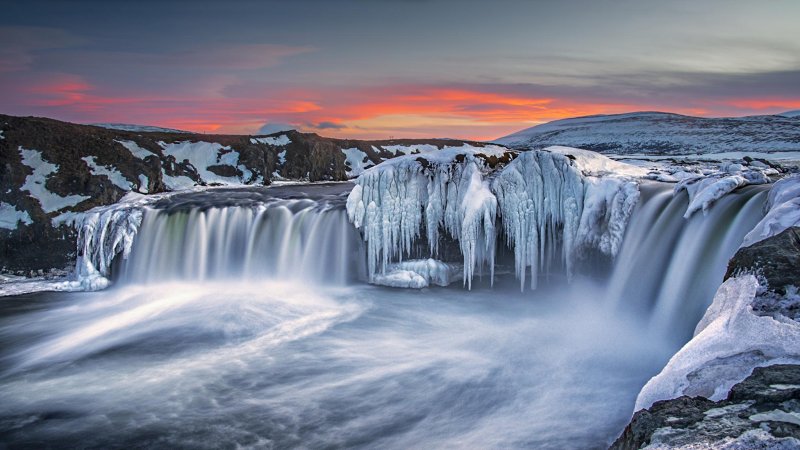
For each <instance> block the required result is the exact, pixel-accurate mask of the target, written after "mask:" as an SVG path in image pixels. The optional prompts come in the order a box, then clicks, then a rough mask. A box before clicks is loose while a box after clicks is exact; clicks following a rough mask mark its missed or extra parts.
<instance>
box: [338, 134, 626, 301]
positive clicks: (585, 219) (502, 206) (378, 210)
mask: <svg viewBox="0 0 800 450" xmlns="http://www.w3.org/2000/svg"><path fill="white" fill-rule="evenodd" d="M575 155H577V156H575ZM513 156H514V155H513V154H511V153H509V152H508V151H507V150H506V149H504V148H502V147H492V146H490V147H486V148H478V147H471V146H467V145H465V146H463V147H446V148H444V149H442V150H440V151H439V152H436V153H429V154H425V155H422V156H419V155H407V156H403V157H398V158H395V159H393V160H390V161H387V162H384V163H382V164H380V165H378V166H376V167H374V168H371V169H369V170H367V171H365V172H364V173H363V174H362V175H361V176H360V177H359V178H358V179H357V181H356V183H357V185H356V187H355V188H354V189H353V191H352V192H351V193H350V196H349V197H348V201H347V210H348V215H349V217H350V220H351V222H353V224H354V225H355V226H356V228H359V229H361V230H362V234H363V237H364V240H365V241H366V242H367V243H368V246H367V248H368V252H367V253H368V267H369V273H370V278H371V280H373V282H374V280H375V277H376V276H378V275H380V276H385V275H386V273H387V268H388V266H389V265H390V263H392V262H396V261H402V260H403V258H404V257H405V256H407V255H408V254H409V253H410V251H411V250H412V247H413V245H414V242H415V241H416V240H417V238H419V237H420V234H421V230H422V229H423V226H424V230H425V238H426V242H427V244H428V248H429V251H430V256H431V257H436V256H437V255H438V252H439V240H440V233H441V232H442V231H444V232H447V233H448V234H449V235H450V236H451V237H452V238H454V239H455V240H456V241H458V243H459V248H460V250H461V254H462V256H463V264H464V265H463V277H464V285H465V286H467V287H468V288H470V287H471V285H472V278H473V276H474V275H475V273H476V270H479V269H481V268H484V267H485V268H486V269H488V272H489V275H490V279H491V278H493V275H494V260H495V242H496V239H497V236H498V234H499V233H498V231H500V230H502V231H503V233H504V235H505V236H506V239H507V241H508V243H509V245H510V246H511V248H512V249H513V250H514V256H515V264H516V274H517V277H518V278H519V279H520V283H521V286H522V287H523V288H524V286H525V282H526V278H527V273H528V268H529V267H530V274H531V281H530V285H531V287H533V288H535V287H536V280H537V278H538V274H539V271H540V269H542V268H544V269H546V268H547V265H548V264H549V262H551V261H553V260H554V259H556V260H558V261H557V262H560V263H561V264H562V265H564V266H565V268H566V270H567V274H568V275H569V274H571V273H572V270H573V265H574V261H575V259H576V258H577V257H578V251H577V250H579V249H581V250H583V249H586V248H592V249H596V250H599V251H600V252H602V253H604V254H607V255H609V256H612V257H613V256H614V255H616V252H617V251H618V250H619V247H620V245H621V242H622V237H623V234H624V231H625V227H626V224H627V222H628V219H629V217H630V215H631V213H632V211H633V208H634V207H635V205H636V203H637V201H638V198H639V190H638V185H637V184H636V182H634V181H632V180H631V179H630V178H627V177H621V176H603V177H594V176H590V175H588V174H597V175H600V174H605V173H607V171H609V170H613V168H614V166H616V165H620V166H624V164H620V163H614V162H613V161H606V160H607V158H605V157H603V156H597V157H596V156H594V155H590V154H589V153H588V152H585V151H582V150H577V149H567V148H564V147H554V148H552V149H546V150H544V151H529V152H522V153H520V154H519V155H518V156H517V157H516V159H514V160H513V161H511V162H510V163H508V164H506V165H504V166H503V165H495V166H494V167H492V165H490V164H489V163H488V162H487V161H488V160H489V159H490V158H494V161H497V158H506V160H511V159H512V158H513ZM622 169H626V170H629V172H628V173H639V171H638V169H636V168H633V169H627V168H625V167H623V168H622ZM498 218H499V223H500V225H501V227H500V228H499V229H498ZM557 253H558V254H557ZM409 283H410V282H409Z"/></svg>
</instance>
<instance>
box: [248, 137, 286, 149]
mask: <svg viewBox="0 0 800 450" xmlns="http://www.w3.org/2000/svg"><path fill="white" fill-rule="evenodd" d="M250 143H251V144H267V145H274V146H276V147H282V146H284V145H289V144H291V143H292V140H291V139H289V136H286V135H285V134H282V135H280V136H278V137H259V138H250Z"/></svg>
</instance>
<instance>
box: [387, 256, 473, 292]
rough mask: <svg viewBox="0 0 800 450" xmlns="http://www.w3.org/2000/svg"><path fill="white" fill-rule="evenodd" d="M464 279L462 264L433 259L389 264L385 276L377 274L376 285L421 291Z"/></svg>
mask: <svg viewBox="0 0 800 450" xmlns="http://www.w3.org/2000/svg"><path fill="white" fill-rule="evenodd" d="M461 278H462V267H461V265H460V264H452V263H445V262H442V261H439V260H436V259H433V258H428V259H417V260H409V261H403V262H399V263H393V264H389V266H388V267H387V269H386V273H385V274H376V275H375V276H374V277H373V280H372V282H373V283H374V284H378V285H382V286H390V287H400V288H414V289H421V288H424V287H428V286H430V285H436V286H448V285H449V284H450V283H453V282H455V281H458V280H460V279H461Z"/></svg>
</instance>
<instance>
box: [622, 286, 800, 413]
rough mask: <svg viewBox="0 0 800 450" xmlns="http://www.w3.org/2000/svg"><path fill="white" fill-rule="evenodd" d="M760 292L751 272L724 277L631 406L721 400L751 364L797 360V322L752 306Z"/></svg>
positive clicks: (799, 330)
mask: <svg viewBox="0 0 800 450" xmlns="http://www.w3.org/2000/svg"><path fill="white" fill-rule="evenodd" d="M760 291H761V286H760V285H759V282H758V280H757V279H756V277H755V276H753V275H742V276H739V277H735V278H729V279H728V280H726V281H725V283H723V284H722V286H720V288H719V290H718V291H717V294H716V295H715V296H714V301H713V303H712V304H711V306H710V307H709V308H708V310H707V311H706V313H705V315H704V316H703V318H702V319H701V320H700V323H698V324H697V328H696V329H695V334H694V337H693V338H692V340H691V341H689V343H687V344H686V345H685V346H684V347H683V348H681V349H680V350H679V351H678V353H676V354H675V355H674V356H673V357H672V358H671V359H670V361H669V362H668V363H667V365H666V367H664V369H663V370H662V371H661V373H659V374H658V375H656V376H655V377H653V378H652V379H651V380H650V381H649V382H648V383H647V384H646V385H645V386H644V388H642V390H641V392H640V393H639V396H638V398H637V399H636V407H635V410H637V411H638V410H640V409H642V408H648V407H650V406H651V405H652V404H653V403H655V402H656V401H659V400H667V399H672V398H677V397H680V396H683V395H688V396H702V397H706V398H709V399H711V400H720V399H722V398H723V397H724V396H725V394H726V393H727V392H728V391H729V390H730V388H731V387H732V386H733V385H734V384H736V383H738V382H740V381H742V380H743V379H744V378H745V377H747V375H748V374H749V373H750V372H751V371H752V370H753V368H755V367H760V366H766V365H772V364H782V363H788V364H800V323H798V322H796V321H794V320H792V319H790V318H788V317H785V316H784V315H782V314H774V315H760V314H759V313H758V312H756V311H754V310H753V304H754V302H756V301H757V297H758V295H759V293H760Z"/></svg>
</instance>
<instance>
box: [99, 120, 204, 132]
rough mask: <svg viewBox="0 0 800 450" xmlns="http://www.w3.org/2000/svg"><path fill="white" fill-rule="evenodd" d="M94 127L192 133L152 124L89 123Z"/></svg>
mask: <svg viewBox="0 0 800 450" xmlns="http://www.w3.org/2000/svg"><path fill="white" fill-rule="evenodd" d="M89 125H91V126H94V127H101V128H108V129H109V130H120V131H134V132H136V131H140V132H145V133H185V134H191V132H190V131H182V130H176V129H174V128H162V127H154V126H150V125H132V124H129V123H92V124H89Z"/></svg>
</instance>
